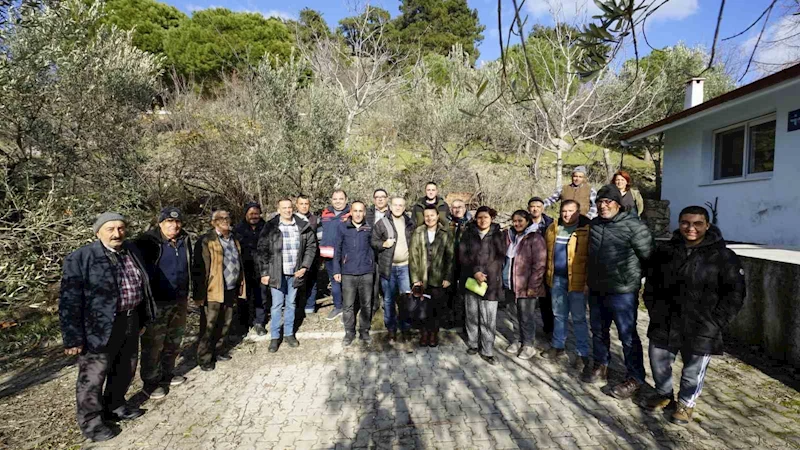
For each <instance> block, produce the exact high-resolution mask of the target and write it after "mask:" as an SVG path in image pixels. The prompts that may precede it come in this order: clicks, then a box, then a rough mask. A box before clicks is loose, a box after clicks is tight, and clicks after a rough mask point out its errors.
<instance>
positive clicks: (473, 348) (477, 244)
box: [458, 206, 506, 365]
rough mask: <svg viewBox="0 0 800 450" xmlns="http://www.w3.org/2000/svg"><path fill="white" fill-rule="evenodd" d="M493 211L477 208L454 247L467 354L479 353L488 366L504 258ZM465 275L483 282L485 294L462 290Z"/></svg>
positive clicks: (500, 292)
mask: <svg viewBox="0 0 800 450" xmlns="http://www.w3.org/2000/svg"><path fill="white" fill-rule="evenodd" d="M493 214H494V213H493V211H492V210H491V209H489V207H487V206H481V207H480V208H478V210H477V212H476V213H475V222H474V223H473V224H470V226H468V227H467V230H466V231H465V232H464V235H463V236H462V237H461V242H460V243H459V248H458V253H459V256H458V258H459V261H460V262H461V286H464V288H463V289H464V291H463V295H464V303H465V309H466V319H465V322H466V324H465V325H466V329H467V345H468V347H469V348H468V350H467V353H469V354H470V355H474V354H476V353H478V352H480V355H481V358H482V359H483V360H484V361H486V362H487V363H489V364H491V365H495V364H496V362H495V359H494V354H493V352H494V332H495V328H496V326H497V302H498V301H500V300H501V299H503V298H504V292H503V282H502V276H503V264H504V262H505V257H506V240H505V237H504V236H503V233H502V231H501V230H500V225H497V224H493V223H492V219H493V217H492V216H493ZM468 278H473V279H475V281H477V282H478V283H487V284H488V288H487V290H486V293H485V294H484V295H483V296H480V295H478V294H476V293H475V292H472V291H470V290H468V289H466V282H467V279H468Z"/></svg>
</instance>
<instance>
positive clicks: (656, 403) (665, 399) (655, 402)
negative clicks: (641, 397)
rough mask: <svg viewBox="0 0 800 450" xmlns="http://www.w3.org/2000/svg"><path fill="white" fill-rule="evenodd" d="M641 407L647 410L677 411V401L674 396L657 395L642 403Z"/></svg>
mask: <svg viewBox="0 0 800 450" xmlns="http://www.w3.org/2000/svg"><path fill="white" fill-rule="evenodd" d="M640 406H641V407H643V408H647V409H652V410H656V409H675V407H676V405H675V399H674V398H673V396H672V395H660V394H657V395H655V396H653V397H650V398H648V399H647V400H645V401H643V402H642V403H640Z"/></svg>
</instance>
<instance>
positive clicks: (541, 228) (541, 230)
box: [537, 214, 553, 236]
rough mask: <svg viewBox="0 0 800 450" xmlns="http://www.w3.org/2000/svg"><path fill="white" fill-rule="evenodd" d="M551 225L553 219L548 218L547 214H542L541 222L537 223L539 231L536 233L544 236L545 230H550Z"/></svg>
mask: <svg viewBox="0 0 800 450" xmlns="http://www.w3.org/2000/svg"><path fill="white" fill-rule="evenodd" d="M552 224H553V218H552V217H550V216H548V215H547V214H542V221H541V222H539V229H538V230H537V231H539V233H542V236H544V232H545V231H547V229H548V228H550V225H552Z"/></svg>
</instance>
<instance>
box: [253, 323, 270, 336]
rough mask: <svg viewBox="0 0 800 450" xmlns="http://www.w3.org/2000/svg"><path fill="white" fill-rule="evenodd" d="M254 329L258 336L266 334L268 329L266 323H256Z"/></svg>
mask: <svg viewBox="0 0 800 450" xmlns="http://www.w3.org/2000/svg"><path fill="white" fill-rule="evenodd" d="M253 330H254V331H255V332H256V336H266V335H267V329H266V328H264V325H256V326H254V327H253Z"/></svg>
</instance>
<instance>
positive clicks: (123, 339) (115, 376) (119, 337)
mask: <svg viewBox="0 0 800 450" xmlns="http://www.w3.org/2000/svg"><path fill="white" fill-rule="evenodd" d="M138 357H139V317H138V314H132V315H130V316H127V315H124V314H119V315H117V316H116V317H115V318H114V326H113V328H112V330H111V336H110V337H109V339H108V343H107V344H106V346H105V348H103V349H102V350H101V351H98V352H96V353H95V352H89V351H86V350H84V352H83V353H81V355H80V356H79V357H78V381H77V383H76V390H75V391H76V392H75V393H76V397H77V416H78V427H80V429H81V432H82V433H83V435H84V436H86V437H87V438H92V436H94V434H95V432H96V431H97V428H98V427H101V426H103V414H104V413H108V412H114V411H115V410H118V409H120V408H122V407H124V406H125V393H126V392H128V387H129V386H130V384H131V381H132V380H133V376H134V374H135V373H136V363H137V361H138ZM103 385H105V389H103Z"/></svg>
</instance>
